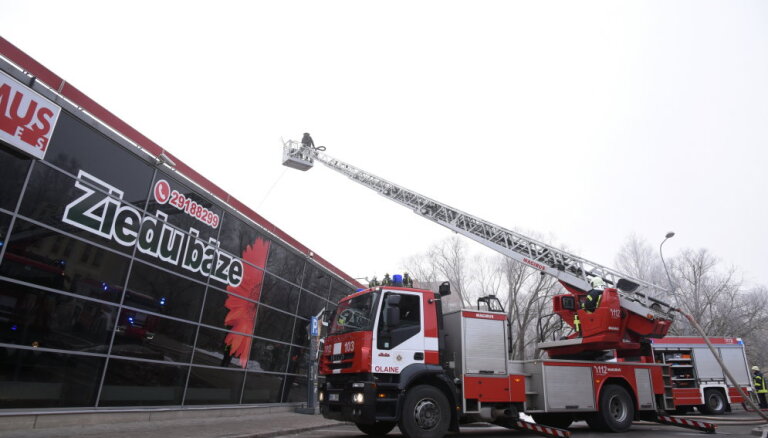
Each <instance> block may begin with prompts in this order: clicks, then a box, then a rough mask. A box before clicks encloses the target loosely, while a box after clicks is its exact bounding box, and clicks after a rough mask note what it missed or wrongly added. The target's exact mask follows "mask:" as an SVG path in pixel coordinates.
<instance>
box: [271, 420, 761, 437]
mask: <svg viewBox="0 0 768 438" xmlns="http://www.w3.org/2000/svg"><path fill="white" fill-rule="evenodd" d="M725 417H730V418H729V419H730V420H733V419H735V418H738V417H735V416H733V415H731V416H725ZM739 417H741V418H744V417H743V416H739ZM755 427H756V426H754V425H726V424H722V423H721V424H719V425H718V427H717V434H716V435H707V434H704V433H702V432H698V431H695V430H690V429H683V428H678V427H673V426H666V425H661V424H649V423H636V424H633V425H632V428H631V429H630V430H629V431H627V432H624V433H621V434H609V433H599V432H593V431H592V430H591V429H590V428H589V426H587V424H586V423H585V422H577V423H574V424H573V425H572V426H571V428H570V431H571V433H572V436H573V437H579V438H597V437H600V438H611V437H632V438H661V437H664V438H666V437H693V436H700V437H703V436H727V437H750V436H754V435H752V434H751V433H752V429H754V428H755ZM285 436H286V437H302V438H315V437H322V438H335V437H341V438H353V437H367V435H365V434H363V433H362V432H360V431H359V430H357V428H356V427H355V426H354V425H339V426H332V427H327V428H323V429H316V430H312V431H309V432H305V433H300V434H293V435H285ZM538 436H540V435H537V434H534V433H532V432H523V431H516V430H509V429H505V428H503V427H499V426H494V425H490V424H486V423H476V424H471V425H467V426H465V427H462V428H461V434H460V435H456V434H449V435H448V437H457V438H458V437H466V438H497V437H498V438H500V437H520V438H524V437H538ZM387 437H393V438H394V437H402V434H401V433H400V431H399V430H398V429H397V428H395V429H394V430H393V431H392V432H390V433H389V434H388V435H387Z"/></svg>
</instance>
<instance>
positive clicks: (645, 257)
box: [614, 234, 669, 288]
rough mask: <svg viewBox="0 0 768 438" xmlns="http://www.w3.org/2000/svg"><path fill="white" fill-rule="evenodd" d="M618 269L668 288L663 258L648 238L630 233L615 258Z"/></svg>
mask: <svg viewBox="0 0 768 438" xmlns="http://www.w3.org/2000/svg"><path fill="white" fill-rule="evenodd" d="M614 264H615V265H616V269H618V270H619V271H620V272H623V273H625V274H628V275H630V276H632V277H635V278H638V279H640V280H644V281H647V282H649V283H652V284H657V285H659V286H661V287H664V288H668V287H669V284H668V281H667V278H666V274H664V267H663V265H662V263H661V258H660V256H659V254H658V253H657V252H656V250H655V248H653V247H652V246H651V245H650V244H649V243H648V241H647V240H645V239H643V238H641V237H639V236H638V235H637V234H630V235H629V236H627V238H626V240H624V244H623V245H622V246H621V248H619V253H618V254H617V255H616V258H615V259H614Z"/></svg>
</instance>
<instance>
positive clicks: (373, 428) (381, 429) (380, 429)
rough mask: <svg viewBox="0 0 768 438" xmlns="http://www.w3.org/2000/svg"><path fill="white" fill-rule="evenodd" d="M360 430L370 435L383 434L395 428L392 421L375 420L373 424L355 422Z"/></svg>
mask: <svg viewBox="0 0 768 438" xmlns="http://www.w3.org/2000/svg"><path fill="white" fill-rule="evenodd" d="M355 426H357V428H358V429H360V432H363V433H364V434H366V435H370V436H384V435H386V434H388V433H389V432H390V431H391V430H392V429H394V428H395V422H394V421H377V422H376V423H374V424H363V423H355Z"/></svg>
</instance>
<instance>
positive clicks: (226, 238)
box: [219, 213, 269, 268]
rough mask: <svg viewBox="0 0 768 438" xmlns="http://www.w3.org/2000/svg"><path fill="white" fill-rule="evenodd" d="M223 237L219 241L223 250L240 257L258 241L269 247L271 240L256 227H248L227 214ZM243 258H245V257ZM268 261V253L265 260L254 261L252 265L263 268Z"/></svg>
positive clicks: (222, 225) (222, 230)
mask: <svg viewBox="0 0 768 438" xmlns="http://www.w3.org/2000/svg"><path fill="white" fill-rule="evenodd" d="M221 227H222V228H221V235H220V236H219V241H220V242H221V248H222V249H224V250H225V251H227V252H229V253H231V254H234V255H235V256H239V255H241V254H243V252H244V251H245V250H246V248H248V247H249V246H252V245H253V244H254V242H256V241H259V240H261V241H264V242H266V245H267V246H269V240H268V239H267V238H266V237H265V236H264V235H263V234H262V233H260V232H259V231H257V230H256V229H255V228H254V227H252V226H249V225H246V223H245V222H243V221H241V220H240V219H238V218H236V217H234V216H233V215H232V214H229V213H227V214H225V215H224V219H223V220H222V224H221ZM243 258H245V257H244V256H243ZM266 261H267V257H266V252H265V253H264V257H263V258H259V259H254V260H253V261H251V264H253V265H254V266H258V267H260V268H263V267H264V265H265V262H266Z"/></svg>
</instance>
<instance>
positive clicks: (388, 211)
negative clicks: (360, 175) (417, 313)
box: [0, 0, 768, 284]
mask: <svg viewBox="0 0 768 438" xmlns="http://www.w3.org/2000/svg"><path fill="white" fill-rule="evenodd" d="M0 11H2V12H1V13H0V34H2V36H3V37H5V38H6V39H8V40H9V41H10V42H11V43H13V44H15V45H16V46H18V47H19V48H20V49H21V50H23V51H25V52H27V53H28V54H29V55H31V56H32V57H33V58H35V59H36V60H38V61H39V62H40V63H42V64H43V65H45V66H46V67H48V68H49V69H51V70H52V71H53V72H55V73H57V74H58V75H59V76H61V77H63V78H64V79H65V80H67V81H68V82H70V83H72V84H73V85H74V86H75V87H78V88H79V89H80V90H81V91H83V92H84V93H86V94H87V95H88V96H90V97H91V98H93V99H94V100H96V101H97V102H99V103H100V104H102V105H103V106H105V107H106V108H107V109H109V110H110V111H112V112H113V113H114V114H116V115H117V116H118V117H121V118H122V119H123V120H125V121H126V122H128V123H129V124H130V125H132V126H133V127H135V128H137V129H138V130H139V131H141V132H142V133H144V134H145V135H147V136H148V137H149V138H151V139H153V140H154V141H155V142H156V143H158V144H159V145H161V146H162V147H164V148H165V149H167V150H169V151H170V152H172V153H173V154H175V155H176V156H178V157H180V158H181V159H182V160H183V161H185V162H186V163H187V164H189V165H190V166H191V167H192V168H194V169H196V170H198V171H199V172H200V173H202V174H203V175H205V176H206V177H208V178H209V179H210V180H212V181H213V182H214V183H216V184H218V185H219V186H220V187H222V188H223V189H225V190H227V191H228V192H230V193H232V194H233V195H234V196H235V197H237V198H238V199H240V200H241V201H243V202H244V203H245V204H247V205H249V206H250V207H252V208H253V209H255V210H256V211H257V212H259V213H260V214H261V215H263V216H264V217H266V218H267V219H268V220H270V221H272V222H273V223H275V224H276V225H277V226H278V227H280V228H282V229H283V230H284V231H286V232H287V233H289V234H291V235H292V236H293V237H295V238H296V239H298V240H299V241H301V242H302V243H304V244H306V245H307V246H308V247H310V248H311V249H312V250H314V251H315V252H316V253H318V254H319V255H322V256H323V257H325V258H327V259H328V260H329V261H330V262H331V263H333V264H335V265H336V266H338V267H339V268H340V269H342V270H343V271H345V272H347V273H348V274H350V275H352V276H353V277H364V276H371V275H373V274H378V275H379V276H381V274H382V273H384V272H385V271H388V272H390V273H392V272H394V271H396V270H397V269H398V268H399V267H400V265H401V261H402V260H403V259H404V258H405V257H407V256H410V255H412V254H415V253H419V252H422V251H424V250H425V249H426V248H427V247H428V246H429V245H430V244H432V243H434V242H436V241H439V240H441V239H443V238H445V237H447V236H450V235H451V234H452V232H450V231H448V230H447V229H443V228H442V227H439V226H437V225H435V224H433V223H432V222H429V221H426V220H424V219H422V218H420V217H418V216H416V215H415V214H413V213H412V212H410V211H409V210H407V209H405V208H403V207H400V206H399V205H397V204H395V203H392V202H390V201H388V200H386V199H385V198H383V197H381V196H378V195H376V194H375V193H374V192H372V191H370V190H368V189H365V188H363V187H362V186H359V185H357V184H356V183H354V182H352V181H350V180H348V179H346V178H345V177H343V176H341V175H339V174H336V173H335V172H332V171H330V170H328V169H326V168H324V167H322V166H321V165H318V167H317V168H315V169H312V170H310V171H308V172H306V173H302V172H299V171H295V170H293V169H288V168H285V167H283V166H281V164H280V163H281V144H280V137H285V138H293V139H296V140H298V139H299V138H300V136H301V133H303V132H305V131H306V132H310V133H312V136H313V137H314V139H315V143H316V144H320V145H325V146H327V148H328V151H327V152H328V153H329V154H330V155H332V156H335V157H337V158H339V159H341V160H344V161H347V162H349V163H351V164H354V165H356V166H359V167H361V168H363V169H365V170H367V171H369V172H372V173H374V174H376V175H378V176H381V177H384V178H386V179H389V180H391V181H392V182H395V183H397V184H399V185H401V186H405V187H407V188H410V189H412V190H416V191H418V192H420V193H421V194H423V195H426V196H429V197H431V198H433V199H436V200H438V201H441V202H444V203H446V204H448V205H451V206H453V207H455V208H458V209H461V210H463V211H465V212H467V213H470V214H473V215H475V216H479V217H481V218H484V219H486V220H489V221H492V222H494V223H496V224H498V225H501V226H504V227H506V228H510V229H516V230H520V231H523V232H527V231H532V232H536V233H541V234H542V235H543V236H545V237H546V238H547V239H553V242H554V243H555V244H556V245H558V246H562V247H565V248H567V249H569V250H571V251H572V252H575V253H577V254H579V255H581V256H582V257H586V258H588V259H590V260H593V261H596V262H599V263H602V264H606V265H613V260H614V256H615V254H616V252H617V250H618V249H619V247H620V246H621V244H622V243H623V242H624V240H625V239H626V237H627V236H628V235H629V234H630V233H636V234H638V235H639V236H641V237H643V238H646V239H647V240H648V241H649V242H650V243H651V244H652V245H654V246H655V247H658V243H660V242H661V240H662V239H663V237H664V234H665V233H666V232H667V231H669V230H674V231H675V232H677V236H676V237H675V238H674V239H672V240H670V241H669V242H667V243H666V244H665V245H664V249H665V255H666V256H668V257H672V256H674V255H675V254H677V253H678V252H679V251H680V250H681V249H683V248H702V247H704V248H708V249H709V250H711V251H712V252H713V254H715V255H716V256H718V257H719V258H720V259H721V261H722V262H723V264H724V266H730V265H733V266H736V267H737V268H739V269H740V270H741V271H742V272H743V274H744V277H745V280H747V282H748V283H750V284H755V283H762V284H768V206H766V202H767V201H768V176H766V169H767V168H768V152H767V147H766V146H767V145H768V3H766V2H765V1H657V2H648V1H643V2H616V1H607V2H573V1H568V2H543V1H531V2H511V1H499V2H492V1H466V2H449V1H437V2H421V1H388V2H376V3H374V2H363V1H349V2H337V1H334V2H327V1H322V2H321V1H309V2H297V1H270V2H245V1H243V2H227V1H217V2H194V1H179V2H171V1H131V2H126V1H123V2H114V1H95V2H82V1H73V0H68V1H66V2H63V1H33V2H32V1H30V2H21V1H17V0H0ZM270 189H271V190H270ZM476 247H477V244H475V243H471V248H473V250H474V249H475V248H476Z"/></svg>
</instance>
